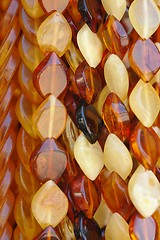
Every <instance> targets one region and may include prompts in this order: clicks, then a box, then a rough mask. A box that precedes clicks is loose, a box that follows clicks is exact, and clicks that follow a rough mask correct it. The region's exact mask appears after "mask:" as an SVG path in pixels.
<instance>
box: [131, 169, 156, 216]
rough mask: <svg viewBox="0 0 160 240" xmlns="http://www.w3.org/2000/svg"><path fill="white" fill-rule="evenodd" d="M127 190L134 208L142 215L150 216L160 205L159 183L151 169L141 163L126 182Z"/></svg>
mask: <svg viewBox="0 0 160 240" xmlns="http://www.w3.org/2000/svg"><path fill="white" fill-rule="evenodd" d="M128 192H129V196H130V199H131V201H132V203H133V204H134V206H135V208H136V209H137V210H138V212H139V213H140V214H141V215H142V216H143V217H150V216H151V215H152V214H153V213H154V212H155V211H156V209H158V207H159V206H160V183H159V181H158V179H157V178H156V176H155V175H154V173H153V172H152V171H151V170H146V169H145V168H144V167H143V166H142V165H139V167H138V168H137V169H136V171H135V172H134V174H133V175H132V177H131V179H130V180H129V183H128Z"/></svg>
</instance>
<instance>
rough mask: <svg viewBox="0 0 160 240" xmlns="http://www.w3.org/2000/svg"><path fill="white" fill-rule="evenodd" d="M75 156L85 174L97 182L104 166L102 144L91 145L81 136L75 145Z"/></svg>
mask: <svg viewBox="0 0 160 240" xmlns="http://www.w3.org/2000/svg"><path fill="white" fill-rule="evenodd" d="M74 156H75V159H76V161H77V162H78V164H79V166H80V168H81V169H82V171H83V172H84V174H85V175H86V176H87V177H88V178H89V179H90V180H92V181H93V180H95V179H96V177H97V176H98V174H99V173H100V171H101V170H102V168H103V166H104V163H103V153H102V149H101V147H100V144H99V143H98V142H96V143H94V144H91V143H90V142H89V141H88V140H87V139H86V137H85V136H84V135H83V134H80V135H79V137H78V138H77V140H76V142H75V145H74Z"/></svg>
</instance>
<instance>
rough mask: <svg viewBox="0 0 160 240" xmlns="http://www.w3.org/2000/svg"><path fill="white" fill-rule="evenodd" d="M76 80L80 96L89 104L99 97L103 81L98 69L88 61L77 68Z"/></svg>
mask: <svg viewBox="0 0 160 240" xmlns="http://www.w3.org/2000/svg"><path fill="white" fill-rule="evenodd" d="M75 82H76V85H77V88H78V90H79V94H80V97H81V98H82V99H84V100H85V101H86V102H87V103H88V104H91V103H93V102H94V101H95V100H96V99H97V97H98V95H99V93H100V91H101V89H102V81H101V78H100V75H99V73H98V71H97V70H96V69H95V68H92V67H90V66H89V65H88V64H87V63H86V61H84V62H82V63H81V64H80V65H79V66H78V68H77V69H76V72H75Z"/></svg>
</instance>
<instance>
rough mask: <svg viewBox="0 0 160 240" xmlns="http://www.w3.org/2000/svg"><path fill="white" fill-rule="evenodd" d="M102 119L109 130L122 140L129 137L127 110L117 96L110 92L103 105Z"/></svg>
mask: <svg viewBox="0 0 160 240" xmlns="http://www.w3.org/2000/svg"><path fill="white" fill-rule="evenodd" d="M102 118H103V121H104V123H105V125H106V127H107V128H108V130H109V132H111V133H114V134H115V135H116V136H117V137H118V138H120V139H121V140H122V141H125V140H127V139H128V138H129V135H130V118H129V114H128V111H127V109H126V107H125V105H124V104H123V103H122V101H121V100H120V99H119V97H118V96H117V95H116V94H114V93H110V94H109V95H108V96H107V98H106V101H105V103H104V105H103V113H102Z"/></svg>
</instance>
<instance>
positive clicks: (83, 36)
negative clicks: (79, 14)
mask: <svg viewBox="0 0 160 240" xmlns="http://www.w3.org/2000/svg"><path fill="white" fill-rule="evenodd" d="M77 43H78V47H79V49H80V51H81V53H82V55H83V57H84V58H85V60H86V61H87V63H88V64H89V65H90V66H91V67H94V68H95V67H97V65H98V64H99V63H100V61H101V59H102V54H103V45H102V42H101V40H100V39H99V37H98V35H97V34H96V33H93V32H92V31H91V29H90V28H89V27H88V25H87V24H84V26H83V27H82V28H81V29H80V30H79V32H78V34H77Z"/></svg>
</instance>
